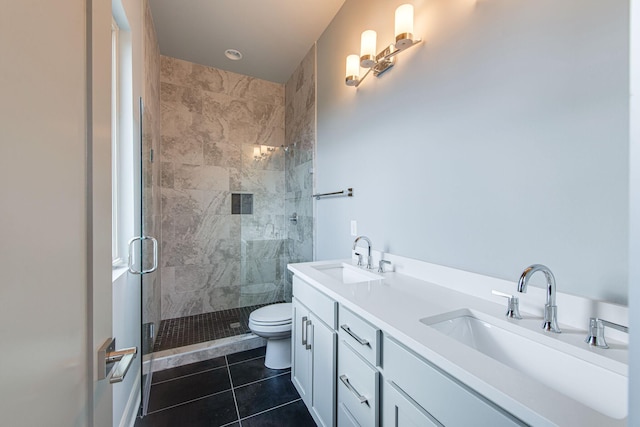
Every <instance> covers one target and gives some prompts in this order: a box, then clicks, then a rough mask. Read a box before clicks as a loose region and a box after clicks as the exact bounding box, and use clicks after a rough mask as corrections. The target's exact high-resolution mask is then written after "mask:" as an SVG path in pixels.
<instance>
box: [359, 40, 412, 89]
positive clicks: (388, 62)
mask: <svg viewBox="0 0 640 427" xmlns="http://www.w3.org/2000/svg"><path fill="white" fill-rule="evenodd" d="M421 42H422V39H416V40H413V41H412V43H411V45H409V46H407V47H406V48H404V49H397V48H395V47H394V45H390V46H387V47H386V48H384V49H383V50H382V51H380V52H379V53H378V54H377V55H376V62H375V64H374V65H373V66H372V67H371V68H368V69H367V72H366V73H364V75H363V76H362V77H361V78H358V79H357V81H355V82H354V84H349V80H347V86H354V87H358V86H360V84H361V83H362V82H363V81H364V79H366V78H367V76H368V75H369V74H370V73H371V71H373V75H374V76H376V77H379V76H380V75H381V74H382V73H384V72H385V71H388V70H389V69H390V68H391V67H393V66H394V65H395V57H396V55H398V54H399V53H400V52H403V51H405V50H407V49H409V48H411V47H413V46H415V45H417V44H419V43H421Z"/></svg>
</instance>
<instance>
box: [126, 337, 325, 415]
mask: <svg viewBox="0 0 640 427" xmlns="http://www.w3.org/2000/svg"><path fill="white" fill-rule="evenodd" d="M264 354H265V347H260V348H257V349H254V350H248V351H243V352H241V353H234V354H230V355H227V356H222V357H217V358H215V359H211V360H206V361H203V362H198V363H192V364H190V365H185V366H180V367H177V368H172V369H167V370H165V371H160V372H156V373H154V374H153V382H152V385H151V393H150V395H149V409H148V414H147V416H145V417H144V418H141V419H140V418H139V419H138V420H136V424H135V427H165V426H166V427H168V426H171V427H200V426H207V427H209V426H229V427H231V426H234V427H236V426H237V427H242V426H244V427H255V426H258V427H271V426H273V427H275V426H277V427H287V426H291V427H306V426H309V427H315V425H316V424H315V423H314V421H313V418H311V415H310V414H309V412H308V411H307V407H306V406H305V405H304V403H303V402H302V400H301V399H300V396H299V395H298V393H297V391H296V389H295V388H294V387H293V384H292V383H291V370H290V369H269V368H267V367H265V366H264Z"/></svg>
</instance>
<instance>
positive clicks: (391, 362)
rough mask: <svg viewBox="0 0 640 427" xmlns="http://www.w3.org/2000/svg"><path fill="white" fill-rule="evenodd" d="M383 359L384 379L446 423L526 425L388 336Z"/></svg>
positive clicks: (453, 425)
mask: <svg viewBox="0 0 640 427" xmlns="http://www.w3.org/2000/svg"><path fill="white" fill-rule="evenodd" d="M382 362H383V368H384V375H385V380H386V381H392V382H393V383H395V384H396V385H397V387H398V388H399V389H400V390H402V391H403V392H404V393H406V395H408V396H409V397H410V398H411V399H412V400H413V401H415V402H416V403H417V404H418V405H419V406H420V407H422V409H424V411H425V412H427V413H429V414H431V416H433V418H435V419H436V420H438V421H439V422H440V423H442V424H443V425H445V426H447V427H456V426H460V427H466V426H471V425H487V426H489V425H490V426H492V427H499V426H521V425H525V424H523V423H521V422H520V421H519V420H518V419H516V418H514V417H513V416H512V415H510V414H509V413H507V412H506V411H504V410H503V409H501V408H499V407H498V406H496V405H495V404H493V403H492V402H490V401H488V400H486V399H485V398H483V397H481V396H480V395H478V394H477V393H475V392H474V391H472V390H471V389H469V388H467V387H466V386H464V385H462V384H461V383H459V382H458V381H457V380H455V379H453V378H451V377H450V376H449V375H447V374H446V373H444V372H443V371H441V370H440V369H438V368H436V367H435V366H433V365H432V364H430V363H429V362H427V361H426V360H424V359H422V358H420V357H418V356H416V355H415V354H413V353H412V352H410V351H409V350H407V349H406V348H405V347H402V346H401V345H400V344H399V343H397V342H395V341H394V340H393V339H390V338H389V337H387V336H385V337H384V339H383V343H382ZM460 408H464V410H460Z"/></svg>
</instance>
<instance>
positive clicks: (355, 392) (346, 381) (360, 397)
mask: <svg viewBox="0 0 640 427" xmlns="http://www.w3.org/2000/svg"><path fill="white" fill-rule="evenodd" d="M340 381H342V384H344V385H345V387H347V388H348V389H349V391H350V392H351V393H353V395H354V396H355V397H356V398H357V399H358V400H359V401H360V403H366V404H367V405H369V403H368V402H367V398H366V397H364V396H363V395H361V394H360V393H358V390H356V389H355V388H353V386H352V385H351V383H350V382H349V378H347V376H346V375H340Z"/></svg>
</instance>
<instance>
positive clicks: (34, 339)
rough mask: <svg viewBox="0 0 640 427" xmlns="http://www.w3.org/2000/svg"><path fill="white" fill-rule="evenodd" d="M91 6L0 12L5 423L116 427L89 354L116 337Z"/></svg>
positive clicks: (82, 0)
mask: <svg viewBox="0 0 640 427" xmlns="http://www.w3.org/2000/svg"><path fill="white" fill-rule="evenodd" d="M87 10H89V9H88V1H86V0H58V1H55V2H23V1H11V2H4V3H3V10H2V13H1V14H0V28H2V34H3V36H2V37H0V55H1V57H2V65H1V66H0V93H2V100H1V101H0V199H1V202H0V218H1V221H0V235H1V236H2V242H1V243H0V270H1V273H0V342H1V343H2V344H1V346H2V351H1V353H2V355H1V356H0V361H1V367H0V395H1V396H2V399H0V414H2V424H3V425H11V426H14V427H15V426H18V427H20V426H53V425H55V426H86V425H95V426H108V427H111V422H112V421H111V419H112V416H111V389H110V386H109V385H108V384H105V382H104V381H102V382H100V381H98V380H97V369H96V360H97V356H96V353H95V351H96V350H97V347H98V346H99V345H100V344H102V342H103V341H104V340H105V339H106V338H108V337H109V336H110V334H111V296H110V292H111V262H110V261H111V256H110V252H111V249H110V248H111V243H110V239H111V236H110V229H111V227H110V211H111V206H110V204H111V202H110V200H111V197H110V182H111V180H110V154H109V149H110V136H109V129H110V120H109V106H110V93H109V86H110V84H109V72H110V67H109V66H108V64H109V61H110V41H109V33H110V16H111V2H110V1H106V0H92V1H91V10H93V15H94V16H93V17H92V19H90V20H89V21H91V24H92V25H93V30H91V32H92V34H93V43H92V45H93V46H92V48H91V49H88V46H87V44H86V43H87V40H88V38H87V36H86V35H87V29H88V28H92V27H91V26H88V25H87V23H88V20H87ZM105 11H106V13H105ZM98 16H99V17H100V19H96V17H98ZM103 17H104V19H102V18H103ZM103 21H105V22H106V23H105V22H103ZM103 24H104V25H106V27H104V28H103ZM105 39H106V40H105ZM105 41H106V50H104V51H103V47H104V46H103V44H104V42H105ZM89 51H91V52H92V60H91V61H92V63H93V66H94V68H95V66H96V65H97V66H98V68H97V69H94V72H93V73H92V79H93V85H92V87H93V88H94V89H95V90H87V87H88V86H89V85H90V84H89V83H88V82H90V80H89V79H88V78H87V76H88V74H87V70H88V69H89V67H88V66H87V65H88V62H87V58H88V57H89V56H88V55H87V53H88V52H89ZM102 63H105V64H107V66H106V67H105V69H101V68H99V67H100V64H102ZM105 77H106V79H105ZM105 82H106V83H105ZM89 95H91V96H89ZM105 95H106V99H104V96H105ZM89 103H90V104H91V108H88V107H89V105H88V104H89ZM88 111H91V114H89V115H88V114H87V112H88ZM89 124H90V125H91V126H89Z"/></svg>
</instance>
